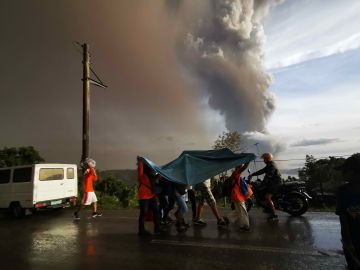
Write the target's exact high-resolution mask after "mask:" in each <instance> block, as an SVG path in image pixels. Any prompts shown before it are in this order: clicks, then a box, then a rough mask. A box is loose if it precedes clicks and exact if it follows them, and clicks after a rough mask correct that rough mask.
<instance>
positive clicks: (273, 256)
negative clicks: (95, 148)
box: [0, 208, 346, 270]
mask: <svg viewBox="0 0 360 270" xmlns="http://www.w3.org/2000/svg"><path fill="white" fill-rule="evenodd" d="M222 212H223V213H224V214H228V212H229V211H228V210H224V209H223V210H222ZM72 213H73V212H72V210H71V209H68V210H62V211H49V212H41V213H37V214H35V215H33V216H27V217H25V218H24V219H22V220H12V219H10V218H8V217H7V216H0V239H1V240H0V254H1V267H0V269H2V270H5V269H104V270H105V269H106V270H107V269H169V270H170V269H182V270H184V269H199V270H201V269H307V270H308V269H327V270H330V269H346V267H345V265H346V263H345V259H344V257H343V255H342V251H341V242H340V225H339V221H338V218H337V216H335V215H334V214H332V213H307V214H305V215H304V216H303V217H299V218H292V217H290V216H288V215H287V214H285V213H279V214H280V218H279V222H272V223H269V222H267V221H266V216H265V215H264V214H263V213H261V211H259V210H257V209H253V210H251V211H250V218H251V221H250V222H251V227H252V228H251V231H250V232H240V231H238V230H236V228H234V227H232V226H230V227H229V228H228V230H218V228H217V226H216V221H215V219H214V218H213V216H212V215H211V211H210V209H208V208H207V209H205V214H206V215H205V218H206V220H207V221H208V225H207V226H206V227H204V228H198V227H193V226H192V227H191V228H189V229H188V231H187V232H186V233H182V234H179V233H177V232H176V230H175V227H174V226H172V227H169V228H168V231H167V232H165V233H164V234H163V235H160V236H156V237H154V236H151V237H147V238H140V237H138V236H137V234H136V233H137V215H138V211H137V210H111V211H110V210H109V211H104V215H103V217H101V218H98V219H93V218H90V212H83V213H82V219H81V220H79V221H74V220H73V218H72ZM147 225H148V227H149V229H151V223H149V224H147Z"/></svg>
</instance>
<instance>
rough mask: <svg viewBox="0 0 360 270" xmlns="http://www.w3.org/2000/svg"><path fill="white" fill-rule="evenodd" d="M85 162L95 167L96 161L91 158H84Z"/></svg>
mask: <svg viewBox="0 0 360 270" xmlns="http://www.w3.org/2000/svg"><path fill="white" fill-rule="evenodd" d="M85 163H87V164H88V165H89V166H90V167H93V168H95V167H96V161H95V160H93V159H92V158H86V159H85Z"/></svg>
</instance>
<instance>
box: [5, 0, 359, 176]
mask: <svg viewBox="0 0 360 270" xmlns="http://www.w3.org/2000/svg"><path fill="white" fill-rule="evenodd" d="M326 2H327V4H326V6H324V3H323V1H321V0H311V1H310V0H299V1H265V0H257V1H254V2H253V1H250V0H235V1H223V0H211V1H210V0H209V1H192V0H183V1H177V0H157V1H145V0H129V1H115V0H113V1H110V0H109V1H100V0H99V1H98V0H92V1H70V0H67V1H65V0H63V1H47V0H42V1H40V0H31V1H25V0H24V1H19V0H13V1H2V2H1V4H0V32H1V43H0V59H1V62H0V74H1V75H0V78H1V90H0V119H1V123H2V128H1V132H0V147H5V146H6V147H11V146H27V145H32V146H34V147H35V148H36V149H38V150H39V151H40V154H41V155H42V156H43V157H44V158H45V159H46V161H48V162H66V163H78V161H79V159H80V156H81V132H82V81H81V77H82V64H81V61H82V55H81V52H80V48H78V47H76V46H74V45H73V41H78V42H80V43H84V42H87V43H89V44H90V51H91V62H92V67H93V68H94V69H95V71H96V72H97V73H98V75H100V77H101V78H102V80H103V81H104V82H105V83H106V84H108V85H109V88H107V89H105V90H104V89H101V88H97V87H95V86H92V88H91V124H90V127H91V133H90V138H91V140H90V154H91V156H92V157H93V158H94V159H96V160H97V162H98V166H99V168H101V169H114V168H116V169H117V168H134V167H135V159H136V156H137V155H143V156H146V157H147V158H149V159H151V160H152V161H154V162H156V163H157V164H160V165H161V164H164V163H166V162H168V161H169V160H171V159H173V158H175V157H177V156H178V155H179V154H180V153H181V152H182V151H183V150H190V149H209V148H211V147H212V145H213V142H214V140H215V139H216V138H217V136H218V135H219V134H221V133H222V132H223V131H227V130H231V131H233V130H237V131H239V132H241V133H242V134H243V136H244V139H245V141H244V143H245V144H246V145H245V146H247V147H248V150H249V151H252V152H255V153H257V149H256V148H255V147H254V143H256V142H257V143H259V147H260V152H265V151H272V152H273V153H274V154H275V157H276V158H277V159H282V160H283V159H301V158H305V155H306V154H313V155H315V157H322V156H329V155H346V154H352V152H356V149H359V147H360V143H359V139H358V137H359V135H360V134H359V131H360V128H359V125H358V123H359V118H360V115H359V109H358V108H359V104H358V100H360V99H359V98H360V97H359V94H358V92H359V91H358V87H359V84H360V81H359V79H358V78H360V76H359V75H360V74H359V71H358V70H359V69H358V65H357V63H358V61H359V59H360V53H359V47H360V38H359V37H360V34H359V31H358V29H359V26H360V20H359V17H358V12H357V11H358V10H359V8H360V6H359V3H360V2H359V1H354V0H346V1H334V0H331V1H330V0H329V1H326ZM276 4H277V5H276ZM334 29H336V31H334ZM334 108H336V113H335V111H334ZM344 119H346V121H344ZM280 166H281V167H282V168H289V169H290V168H295V167H299V166H302V161H298V160H297V161H294V162H293V163H292V162H291V161H290V162H283V163H280Z"/></svg>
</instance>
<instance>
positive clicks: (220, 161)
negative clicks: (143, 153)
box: [141, 148, 256, 185]
mask: <svg viewBox="0 0 360 270" xmlns="http://www.w3.org/2000/svg"><path fill="white" fill-rule="evenodd" d="M255 158H256V156H255V154H252V153H242V154H235V153H233V152H232V151H231V150H230V149H228V148H224V149H220V150H205V151H184V152H182V154H181V155H180V156H179V157H178V158H177V159H175V160H173V161H171V162H169V163H168V164H165V165H164V166H160V167H159V166H157V165H156V164H155V163H153V162H151V161H150V160H148V159H146V158H144V157H141V159H142V160H144V163H146V164H147V165H148V166H150V167H151V168H152V169H153V170H154V171H156V172H157V173H159V174H160V175H161V176H162V177H164V178H165V179H167V180H169V181H171V182H176V183H182V184H186V185H195V184H197V183H200V182H203V181H205V180H206V179H209V178H210V177H213V176H215V175H218V174H220V173H222V172H224V171H226V170H229V169H232V168H235V167H236V166H238V165H240V164H243V163H248V162H250V161H253V160H255Z"/></svg>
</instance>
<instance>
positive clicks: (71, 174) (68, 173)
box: [66, 168, 75, 179]
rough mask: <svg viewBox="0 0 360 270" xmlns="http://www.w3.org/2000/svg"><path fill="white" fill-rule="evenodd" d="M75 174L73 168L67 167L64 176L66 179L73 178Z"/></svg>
mask: <svg viewBox="0 0 360 270" xmlns="http://www.w3.org/2000/svg"><path fill="white" fill-rule="evenodd" d="M74 177H75V174H74V168H67V170H66V178H67V179H74Z"/></svg>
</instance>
